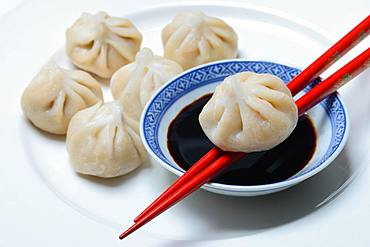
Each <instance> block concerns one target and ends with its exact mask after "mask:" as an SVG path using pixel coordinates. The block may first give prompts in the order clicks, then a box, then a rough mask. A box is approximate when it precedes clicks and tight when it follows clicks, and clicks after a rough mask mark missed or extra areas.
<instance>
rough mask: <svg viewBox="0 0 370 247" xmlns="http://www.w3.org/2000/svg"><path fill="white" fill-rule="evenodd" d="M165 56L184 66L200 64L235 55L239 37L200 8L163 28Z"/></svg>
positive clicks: (176, 18)
mask: <svg viewBox="0 0 370 247" xmlns="http://www.w3.org/2000/svg"><path fill="white" fill-rule="evenodd" d="M162 42H163V47H164V56H165V57H167V58H169V59H172V60H174V61H176V62H178V63H179V64H180V65H181V66H182V67H183V68H184V69H188V68H191V67H194V66H196V65H199V64H203V63H207V62H211V61H215V60H220V59H227V58H235V57H236V55H237V49H238V37H237V35H236V33H235V31H234V30H233V29H232V28H231V27H230V26H229V25H228V24H226V23H225V22H224V21H222V20H221V19H218V18H215V17H210V16H207V15H205V14H204V13H202V12H200V11H189V12H181V13H179V14H177V15H176V17H175V19H174V20H173V21H172V22H171V23H170V24H168V25H167V26H165V28H164V29H163V30H162Z"/></svg>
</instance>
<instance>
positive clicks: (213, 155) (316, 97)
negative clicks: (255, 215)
mask: <svg viewBox="0 0 370 247" xmlns="http://www.w3.org/2000/svg"><path fill="white" fill-rule="evenodd" d="M364 23H365V24H364ZM369 26H370V18H369V16H368V17H367V18H366V19H365V20H364V21H362V22H361V23H360V24H359V25H357V26H356V27H355V28H354V29H353V30H352V31H351V32H350V33H348V34H347V35H346V36H345V37H343V38H342V39H341V40H340V41H342V42H345V43H346V44H347V45H349V46H351V47H352V46H353V43H354V42H355V41H352V42H349V39H348V38H346V37H347V36H351V37H356V38H357V37H358V36H357V35H353V33H352V32H355V33H362V34H363V36H366V35H368V33H369ZM359 27H361V28H364V29H363V30H365V31H362V32H361V31H359ZM343 40H344V41H343ZM340 41H339V42H337V43H336V44H335V45H334V46H333V47H335V46H338V47H340V48H341V51H340V54H343V53H345V52H347V51H348V50H349V49H350V48H345V46H344V45H342V44H339V43H340ZM333 47H331V48H330V49H329V50H328V51H327V52H326V53H324V55H325V54H331V53H332V52H333V51H331V50H333ZM369 53H370V51H369V49H367V50H366V51H365V52H363V53H361V54H360V55H359V56H358V57H356V58H355V59H353V60H352V61H351V62H349V63H348V64H346V65H345V66H344V67H343V68H341V69H340V70H338V71H337V72H335V73H334V74H333V75H332V76H330V77H329V78H328V79H326V80H324V81H323V82H321V83H320V84H319V85H317V86H316V87H318V86H320V87H318V89H316V90H314V89H315V88H316V87H315V88H314V89H312V90H311V91H310V92H308V93H307V94H305V95H304V96H302V97H301V98H300V99H299V100H298V101H297V102H296V103H297V106H298V108H299V112H300V114H301V113H304V112H305V111H306V110H307V109H309V108H310V107H312V106H314V105H315V104H316V103H318V102H320V101H321V100H322V99H323V98H325V97H326V96H327V95H329V94H330V93H332V92H334V91H335V90H336V89H338V88H339V87H340V86H342V85H344V84H345V83H346V82H348V81H349V80H350V79H352V78H354V77H355V76H356V75H358V74H359V73H360V72H361V71H362V70H363V69H364V68H365V65H364V64H365V63H366V62H369V56H370V54H369ZM337 54H338V53H337ZM324 55H322V56H321V57H323V56H324ZM321 57H320V58H321ZM320 58H319V59H317V60H316V61H315V62H314V63H313V64H311V65H310V66H309V67H308V68H307V69H306V70H308V69H309V72H307V73H305V71H306V70H304V71H303V72H302V73H300V74H299V75H298V76H297V77H296V78H295V79H293V80H292V81H291V82H290V83H289V84H288V87H289V89H290V90H291V91H292V94H293V95H295V94H296V93H298V92H299V91H300V90H301V89H303V88H304V87H305V86H306V85H307V84H308V83H309V82H310V80H311V79H312V78H313V77H315V76H316V75H318V72H315V71H314V70H317V71H320V72H322V71H323V70H324V69H321V68H320V66H318V65H315V63H318V64H321V65H323V66H326V67H325V68H327V67H328V65H330V64H332V62H333V61H330V60H327V62H326V63H323V60H322V59H321V60H320ZM308 74H311V75H312V77H311V78H309V80H303V79H301V75H302V77H305V78H308V77H307V75H308ZM299 88H301V89H300V90H298V89H299ZM221 155H222V156H221ZM245 155H246V154H245V153H232V152H224V153H223V151H222V150H221V149H219V148H217V147H215V148H213V149H211V150H210V151H209V152H208V153H207V154H206V155H205V156H204V157H203V158H202V159H200V160H199V161H198V162H197V163H196V164H195V165H193V166H192V167H191V168H190V169H189V170H188V171H187V172H186V173H185V174H184V175H183V176H181V177H180V178H179V179H178V180H177V181H176V182H175V183H174V184H173V185H172V186H170V187H169V188H168V189H167V190H166V191H165V192H164V193H162V195H161V196H160V197H158V198H157V199H156V200H155V201H154V202H153V203H152V204H151V205H150V206H149V207H148V208H146V209H145V210H144V211H143V212H142V213H141V214H140V215H139V216H138V217H136V218H135V222H136V223H135V224H134V225H133V226H132V227H131V228H129V229H128V230H127V231H125V232H124V233H122V234H121V235H120V239H123V238H124V237H126V236H127V235H129V234H130V233H132V232H133V231H135V230H136V229H138V228H139V227H141V226H142V225H144V224H145V223H147V222H148V221H150V220H151V219H153V218H154V217H156V216H158V215H159V214H160V213H162V212H163V211H165V210H166V209H168V208H169V207H171V206H172V205H174V204H175V203H176V202H178V201H180V200H181V199H183V198H185V197H186V196H187V195H189V194H190V193H192V192H193V191H195V190H197V189H198V188H200V187H201V186H202V185H203V184H205V183H207V182H208V181H209V180H210V179H211V178H213V177H214V176H215V175H217V174H218V173H219V172H221V171H222V169H223V168H225V167H227V166H228V165H229V164H231V163H233V162H234V161H236V160H238V159H240V158H242V157H244V156H245ZM215 159H217V160H216V161H214V160H215ZM213 161H214V162H213ZM211 162H213V163H211ZM210 163H211V164H210Z"/></svg>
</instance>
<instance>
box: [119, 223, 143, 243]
mask: <svg viewBox="0 0 370 247" xmlns="http://www.w3.org/2000/svg"><path fill="white" fill-rule="evenodd" d="M139 227H140V226H139V225H138V224H133V225H132V226H131V227H130V228H129V229H127V230H126V231H124V232H123V233H121V235H119V237H118V238H119V239H120V240H122V239H124V238H125V237H127V236H128V235H130V234H131V233H133V232H134V231H136V230H137V229H138V228H139Z"/></svg>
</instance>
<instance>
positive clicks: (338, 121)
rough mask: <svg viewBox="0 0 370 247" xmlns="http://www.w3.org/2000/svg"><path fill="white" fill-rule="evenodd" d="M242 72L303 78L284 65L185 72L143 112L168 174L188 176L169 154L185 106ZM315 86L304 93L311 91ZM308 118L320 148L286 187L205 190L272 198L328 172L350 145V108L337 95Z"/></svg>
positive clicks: (145, 137) (243, 64)
mask: <svg viewBox="0 0 370 247" xmlns="http://www.w3.org/2000/svg"><path fill="white" fill-rule="evenodd" d="M242 71H253V72H256V73H271V74H273V75H276V76H278V77H280V78H281V79H282V80H283V81H284V82H285V83H288V82H289V81H290V80H292V78H293V77H295V76H296V75H297V74H298V73H299V72H300V70H299V69H296V68H293V67H290V66H286V65H282V64H278V63H273V62H264V61H248V60H242V59H233V60H224V61H217V62H214V63H209V64H205V65H201V66H198V67H196V68H193V69H190V70H188V71H185V72H184V73H182V74H180V75H179V76H177V77H176V78H174V79H172V80H170V81H169V82H168V83H166V84H165V85H163V86H162V87H161V88H160V89H159V90H158V91H157V92H156V93H155V95H153V97H152V98H151V100H150V101H149V102H148V104H147V105H146V107H145V109H144V111H143V114H142V118H141V126H140V132H141V139H142V141H143V143H144V145H145V147H146V149H147V151H148V152H149V154H150V155H151V156H152V157H154V159H155V160H157V161H158V163H159V164H161V165H162V166H163V167H164V168H166V169H167V170H169V171H171V172H173V173H175V174H176V175H178V176H181V175H182V174H183V173H184V170H183V169H182V168H180V167H179V166H178V165H177V164H176V163H175V161H174V160H173V158H172V157H171V155H170V153H169V151H168V148H167V131H168V127H169V125H170V123H171V121H172V120H173V119H174V118H175V117H176V115H177V114H178V113H179V112H180V111H181V110H182V109H183V108H184V107H185V106H187V105H188V104H190V103H192V102H193V101H195V100H196V99H198V98H200V97H201V96H203V95H205V94H208V93H211V92H213V91H214V89H215V87H216V86H217V85H218V84H219V83H221V82H222V81H223V80H224V78H225V77H227V76H230V75H233V74H235V73H239V72H242ZM314 83H315V82H313V83H312V84H311V85H309V86H308V87H307V88H305V90H304V91H308V90H309V89H310V88H311V87H312V86H313V84H314ZM299 96H300V95H298V96H297V97H299ZM308 113H309V115H310V117H311V119H312V121H313V123H314V125H315V128H316V131H317V147H316V150H315V153H314V155H313V157H312V159H311V160H310V162H309V163H308V164H307V165H306V167H305V168H304V169H303V170H301V171H300V172H298V173H297V174H296V175H294V176H292V177H290V178H288V179H286V180H284V181H281V182H277V183H271V184H264V185H255V186H245V185H244V186H242V185H227V184H220V183H208V184H206V185H204V186H203V187H202V188H204V189H206V190H208V191H212V192H215V193H220V194H225V195H234V196H255V195H263V194H269V193H273V192H277V191H281V190H283V189H286V188H289V187H291V186H293V185H295V184H297V183H299V182H301V181H303V180H305V179H307V178H309V177H311V176H313V175H315V174H316V173H318V172H319V171H321V170H322V169H324V168H325V167H327V166H328V165H329V164H330V163H331V162H332V161H333V160H334V159H335V157H337V155H338V154H339V153H340V151H341V150H342V149H343V147H344V144H345V142H346V140H347V136H348V130H349V119H348V114H347V110H346V107H345V106H344V103H343V101H342V99H341V98H340V96H339V95H338V94H333V95H330V96H329V97H327V98H326V99H325V100H323V101H322V102H321V103H320V104H318V105H317V106H315V107H314V108H313V109H311V110H310V111H309V112H308Z"/></svg>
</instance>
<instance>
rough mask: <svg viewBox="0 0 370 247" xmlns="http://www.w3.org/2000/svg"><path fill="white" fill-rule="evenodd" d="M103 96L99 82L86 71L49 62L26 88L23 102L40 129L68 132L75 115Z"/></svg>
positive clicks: (27, 112)
mask: <svg viewBox="0 0 370 247" xmlns="http://www.w3.org/2000/svg"><path fill="white" fill-rule="evenodd" d="M102 99H103V94H102V90H101V87H100V85H99V83H98V82H97V81H96V80H95V79H94V78H93V77H92V76H91V75H89V74H88V73H87V72H84V71H81V70H66V69H62V68H60V67H58V66H57V65H56V64H55V63H54V62H49V63H48V64H46V65H45V66H44V67H43V68H42V69H41V71H40V72H39V73H38V74H37V75H36V77H35V78H34V79H33V80H32V81H31V83H30V84H29V85H28V86H27V88H26V89H25V90H24V92H23V95H22V99H21V104H22V109H23V111H24V113H25V115H26V116H27V118H28V119H29V120H30V121H31V122H32V123H33V124H34V125H36V126H37V127H38V128H40V129H42V130H44V131H47V132H50V133H54V134H65V133H66V131H67V127H68V123H69V121H70V119H71V118H72V116H73V115H74V114H75V113H76V112H78V111H80V110H82V109H84V108H86V107H89V106H91V105H93V104H95V103H97V102H98V101H99V100H102Z"/></svg>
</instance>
